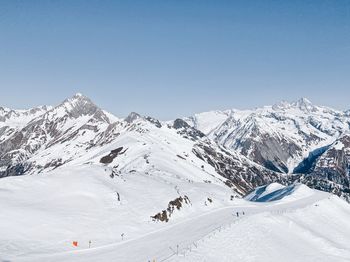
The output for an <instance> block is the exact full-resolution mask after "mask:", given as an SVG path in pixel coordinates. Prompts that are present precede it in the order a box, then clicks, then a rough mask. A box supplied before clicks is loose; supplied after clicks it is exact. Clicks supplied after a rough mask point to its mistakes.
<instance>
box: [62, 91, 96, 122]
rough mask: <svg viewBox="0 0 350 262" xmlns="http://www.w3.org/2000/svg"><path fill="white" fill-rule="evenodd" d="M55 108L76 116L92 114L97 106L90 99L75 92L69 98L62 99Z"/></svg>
mask: <svg viewBox="0 0 350 262" xmlns="http://www.w3.org/2000/svg"><path fill="white" fill-rule="evenodd" d="M55 109H56V110H59V111H62V113H64V114H68V115H69V116H71V117H73V118H78V117H80V116H83V115H93V114H94V113H96V111H97V110H99V108H98V107H97V106H96V105H95V104H94V103H93V102H92V101H91V100H90V98H88V97H86V96H84V95H82V94H81V93H76V94H75V95H74V96H72V97H71V98H67V99H66V100H64V101H63V102H62V103H61V104H60V105H59V106H57V107H56V108H55Z"/></svg>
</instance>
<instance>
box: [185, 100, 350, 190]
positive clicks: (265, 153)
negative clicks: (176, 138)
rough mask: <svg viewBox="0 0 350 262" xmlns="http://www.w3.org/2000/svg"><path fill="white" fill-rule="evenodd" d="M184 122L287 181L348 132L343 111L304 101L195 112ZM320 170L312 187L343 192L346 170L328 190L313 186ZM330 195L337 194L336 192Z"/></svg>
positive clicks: (349, 120)
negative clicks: (335, 187)
mask: <svg viewBox="0 0 350 262" xmlns="http://www.w3.org/2000/svg"><path fill="white" fill-rule="evenodd" d="M184 120H185V121H186V122H187V123H188V124H189V125H190V126H192V127H194V128H197V129H199V130H201V131H202V132H203V133H205V134H206V135H207V136H208V137H209V138H210V139H212V140H213V141H215V142H217V143H218V144H220V145H221V146H223V147H224V148H225V149H228V150H231V151H235V152H238V153H240V154H242V155H244V156H246V157H247V158H249V159H250V160H252V161H254V162H255V163H258V164H259V165H262V166H264V167H265V168H267V169H270V170H273V171H275V172H280V173H285V174H290V175H289V177H290V179H292V180H293V179H296V177H297V176H293V175H292V174H299V175H300V174H306V173H311V171H312V170H313V168H314V167H315V163H316V161H317V160H318V159H319V158H320V156H321V155H322V154H323V153H325V151H326V150H327V149H328V148H329V147H330V146H331V145H332V144H333V143H335V141H337V139H339V138H340V137H342V136H343V135H344V134H347V133H348V132H349V129H350V117H349V113H348V111H344V112H343V111H338V110H334V109H331V108H328V107H322V106H316V105H313V104H312V103H311V102H310V101H309V100H307V99H305V98H302V99H300V100H298V101H296V102H292V103H288V102H285V101H284V102H281V103H278V104H276V105H273V106H265V107H263V108H257V109H255V110H226V111H213V112H206V113H200V114H196V115H194V116H192V117H188V118H184ZM337 164H339V163H337ZM322 172H323V171H322ZM322 172H320V171H319V170H318V171H317V170H315V172H313V174H315V175H314V176H313V179H312V181H313V182H312V183H313V184H314V187H316V188H322V189H324V190H327V191H329V189H326V188H327V187H330V186H331V184H333V182H337V183H340V184H339V185H340V187H342V188H343V187H344V188H343V189H342V190H341V191H342V192H345V194H348V189H349V186H348V185H349V183H348V182H347V181H349V173H348V172H347V173H346V172H345V173H344V175H343V176H342V177H343V179H342V180H339V179H337V181H332V179H326V182H327V186H324V185H323V186H319V185H316V184H317V183H318V182H317V180H319V179H321V178H320V176H318V175H317V174H320V173H322ZM323 173H324V172H323ZM326 173H327V172H326ZM308 179H310V178H308ZM322 180H324V179H322ZM324 182H325V181H323V182H322V183H323V184H324ZM320 183H321V182H320ZM308 184H309V185H310V186H312V184H311V183H308ZM337 187H338V186H337ZM330 191H331V192H336V191H337V193H338V194H339V195H340V194H342V193H340V192H339V190H333V189H332V190H330Z"/></svg>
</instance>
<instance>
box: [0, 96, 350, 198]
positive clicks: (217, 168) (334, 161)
mask: <svg viewBox="0 0 350 262" xmlns="http://www.w3.org/2000/svg"><path fill="white" fill-rule="evenodd" d="M349 130H350V112H349V111H337V110H334V109H331V108H328V107H323V106H316V105H313V104H312V103H311V102H310V101H309V100H307V99H305V98H302V99H300V100H298V101H296V102H292V103H288V102H281V103H279V104H276V105H273V106H266V107H262V108H258V109H254V110H235V109H232V110H226V111H211V112H205V113H200V114H196V115H194V116H190V117H185V118H178V119H176V120H174V121H166V122H164V121H159V120H157V119H155V118H152V117H148V116H141V115H139V114H137V113H131V114H130V115H129V116H128V117H126V118H125V119H120V118H117V117H115V116H113V115H112V114H110V113H108V112H106V111H104V110H103V109H100V108H99V107H98V106H96V105H95V104H94V103H93V102H92V101H91V100H90V99H89V98H87V97H85V96H83V95H82V94H76V95H74V96H73V97H72V98H69V99H66V100H65V101H63V102H62V103H61V104H59V105H58V106H55V107H51V106H41V107H37V108H33V109H29V110H12V109H7V108H2V107H0V177H1V178H3V177H8V176H20V175H34V174H40V173H42V172H49V171H51V170H54V169H57V168H63V167H68V166H70V167H71V166H78V167H79V166H84V167H85V166H86V165H89V164H97V165H101V166H105V167H108V168H109V170H110V172H111V176H113V175H117V174H123V173H125V172H141V173H151V174H152V173H159V172H167V171H169V170H167V165H166V164H164V163H166V162H174V161H176V167H175V168H176V169H177V171H176V174H175V173H174V176H180V177H182V178H183V179H188V180H191V174H189V173H188V172H192V171H191V170H196V171H195V172H196V177H197V179H198V178H199V177H202V181H205V183H218V184H220V185H222V186H225V187H228V188H230V190H233V192H234V193H235V194H237V195H240V196H244V195H246V194H247V193H249V192H251V191H252V190H254V188H256V187H257V186H261V185H265V184H268V183H271V182H279V183H281V184H285V185H287V184H291V183H293V182H295V181H297V182H301V183H304V184H306V185H308V186H309V187H312V188H315V189H320V190H323V191H326V192H331V193H334V194H336V195H339V196H341V197H343V198H345V199H347V200H348V201H349V200H350V189H349V175H350V174H349V170H350V133H349ZM117 145H118V146H117ZM140 145H141V146H140ZM183 148H186V150H184V149H183ZM159 152H162V153H161V154H160V153H159ZM160 156H161V157H160ZM141 162H142V163H141ZM183 172H187V173H186V175H184V174H183Z"/></svg>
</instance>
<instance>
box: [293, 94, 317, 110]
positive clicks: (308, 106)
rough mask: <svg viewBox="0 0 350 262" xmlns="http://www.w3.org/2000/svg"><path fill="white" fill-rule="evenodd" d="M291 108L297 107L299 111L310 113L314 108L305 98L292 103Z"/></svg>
mask: <svg viewBox="0 0 350 262" xmlns="http://www.w3.org/2000/svg"><path fill="white" fill-rule="evenodd" d="M292 106H294V107H297V108H299V109H301V110H306V111H311V110H314V109H315V106H314V105H313V104H312V102H311V101H310V100H309V99H307V98H305V97H302V98H300V99H298V100H297V101H295V102H293V103H292Z"/></svg>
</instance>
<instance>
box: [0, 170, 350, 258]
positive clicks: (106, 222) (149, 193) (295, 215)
mask: <svg viewBox="0 0 350 262" xmlns="http://www.w3.org/2000/svg"><path fill="white" fill-rule="evenodd" d="M109 175H110V173H109V171H108V169H105V168H103V167H101V166H98V165H92V164H87V165H86V167H82V166H71V167H69V168H68V167H66V168H62V169H57V170H55V171H52V172H49V173H47V174H42V175H33V176H22V177H9V178H4V179H1V180H0V200H1V201H0V208H1V213H0V232H1V234H0V258H1V261H130V262H131V261H132V262H134V261H230V262H231V261H350V220H349V217H350V206H349V204H348V203H346V202H344V201H343V200H340V199H339V198H338V197H336V196H332V195H330V194H327V193H323V192H319V191H315V190H311V189H309V188H308V187H306V186H304V185H292V186H289V187H284V186H281V185H279V184H271V185H269V186H267V187H261V188H258V189H256V190H255V191H254V192H253V193H252V194H251V195H249V196H248V197H247V199H248V198H249V199H251V200H255V201H249V200H247V199H237V198H234V200H233V201H231V200H229V194H230V192H229V191H228V190H227V191H225V188H224V187H221V186H220V185H219V184H217V185H216V184H212V183H211V184H207V183H199V182H191V183H188V181H186V180H184V181H182V180H181V179H180V180H179V179H178V177H172V176H167V175H165V174H163V175H159V176H158V175H152V176H150V175H147V174H141V173H135V172H131V173H130V174H129V175H128V176H127V175H124V176H122V177H116V178H114V179H111V178H110V177H109ZM174 184H177V185H178V187H179V188H181V191H182V192H183V194H186V195H188V197H189V198H190V199H191V201H192V203H191V205H184V207H183V209H181V210H180V211H175V212H174V215H173V216H172V217H171V219H170V221H169V222H168V223H164V222H153V221H152V220H151V219H150V215H154V214H155V213H156V212H159V211H161V209H164V208H166V206H165V205H166V203H167V202H168V201H169V200H171V199H174V198H175V197H176V193H175V194H174V192H173V191H174V189H173V187H174ZM116 192H118V193H119V195H120V197H121V200H120V201H117V194H116ZM254 195H256V197H255V196H254ZM207 196H210V197H211V198H212V199H213V203H212V206H211V204H210V203H209V202H206V203H204V201H203V200H204V199H205V198H206V197H207ZM262 199H265V200H266V201H262ZM243 212H244V215H243ZM122 233H124V234H125V235H124V237H123V238H124V239H123V240H122V239H121V234H122ZM89 240H91V248H89V247H88V245H89V244H88V243H89ZM72 241H78V247H74V246H73V245H72Z"/></svg>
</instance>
